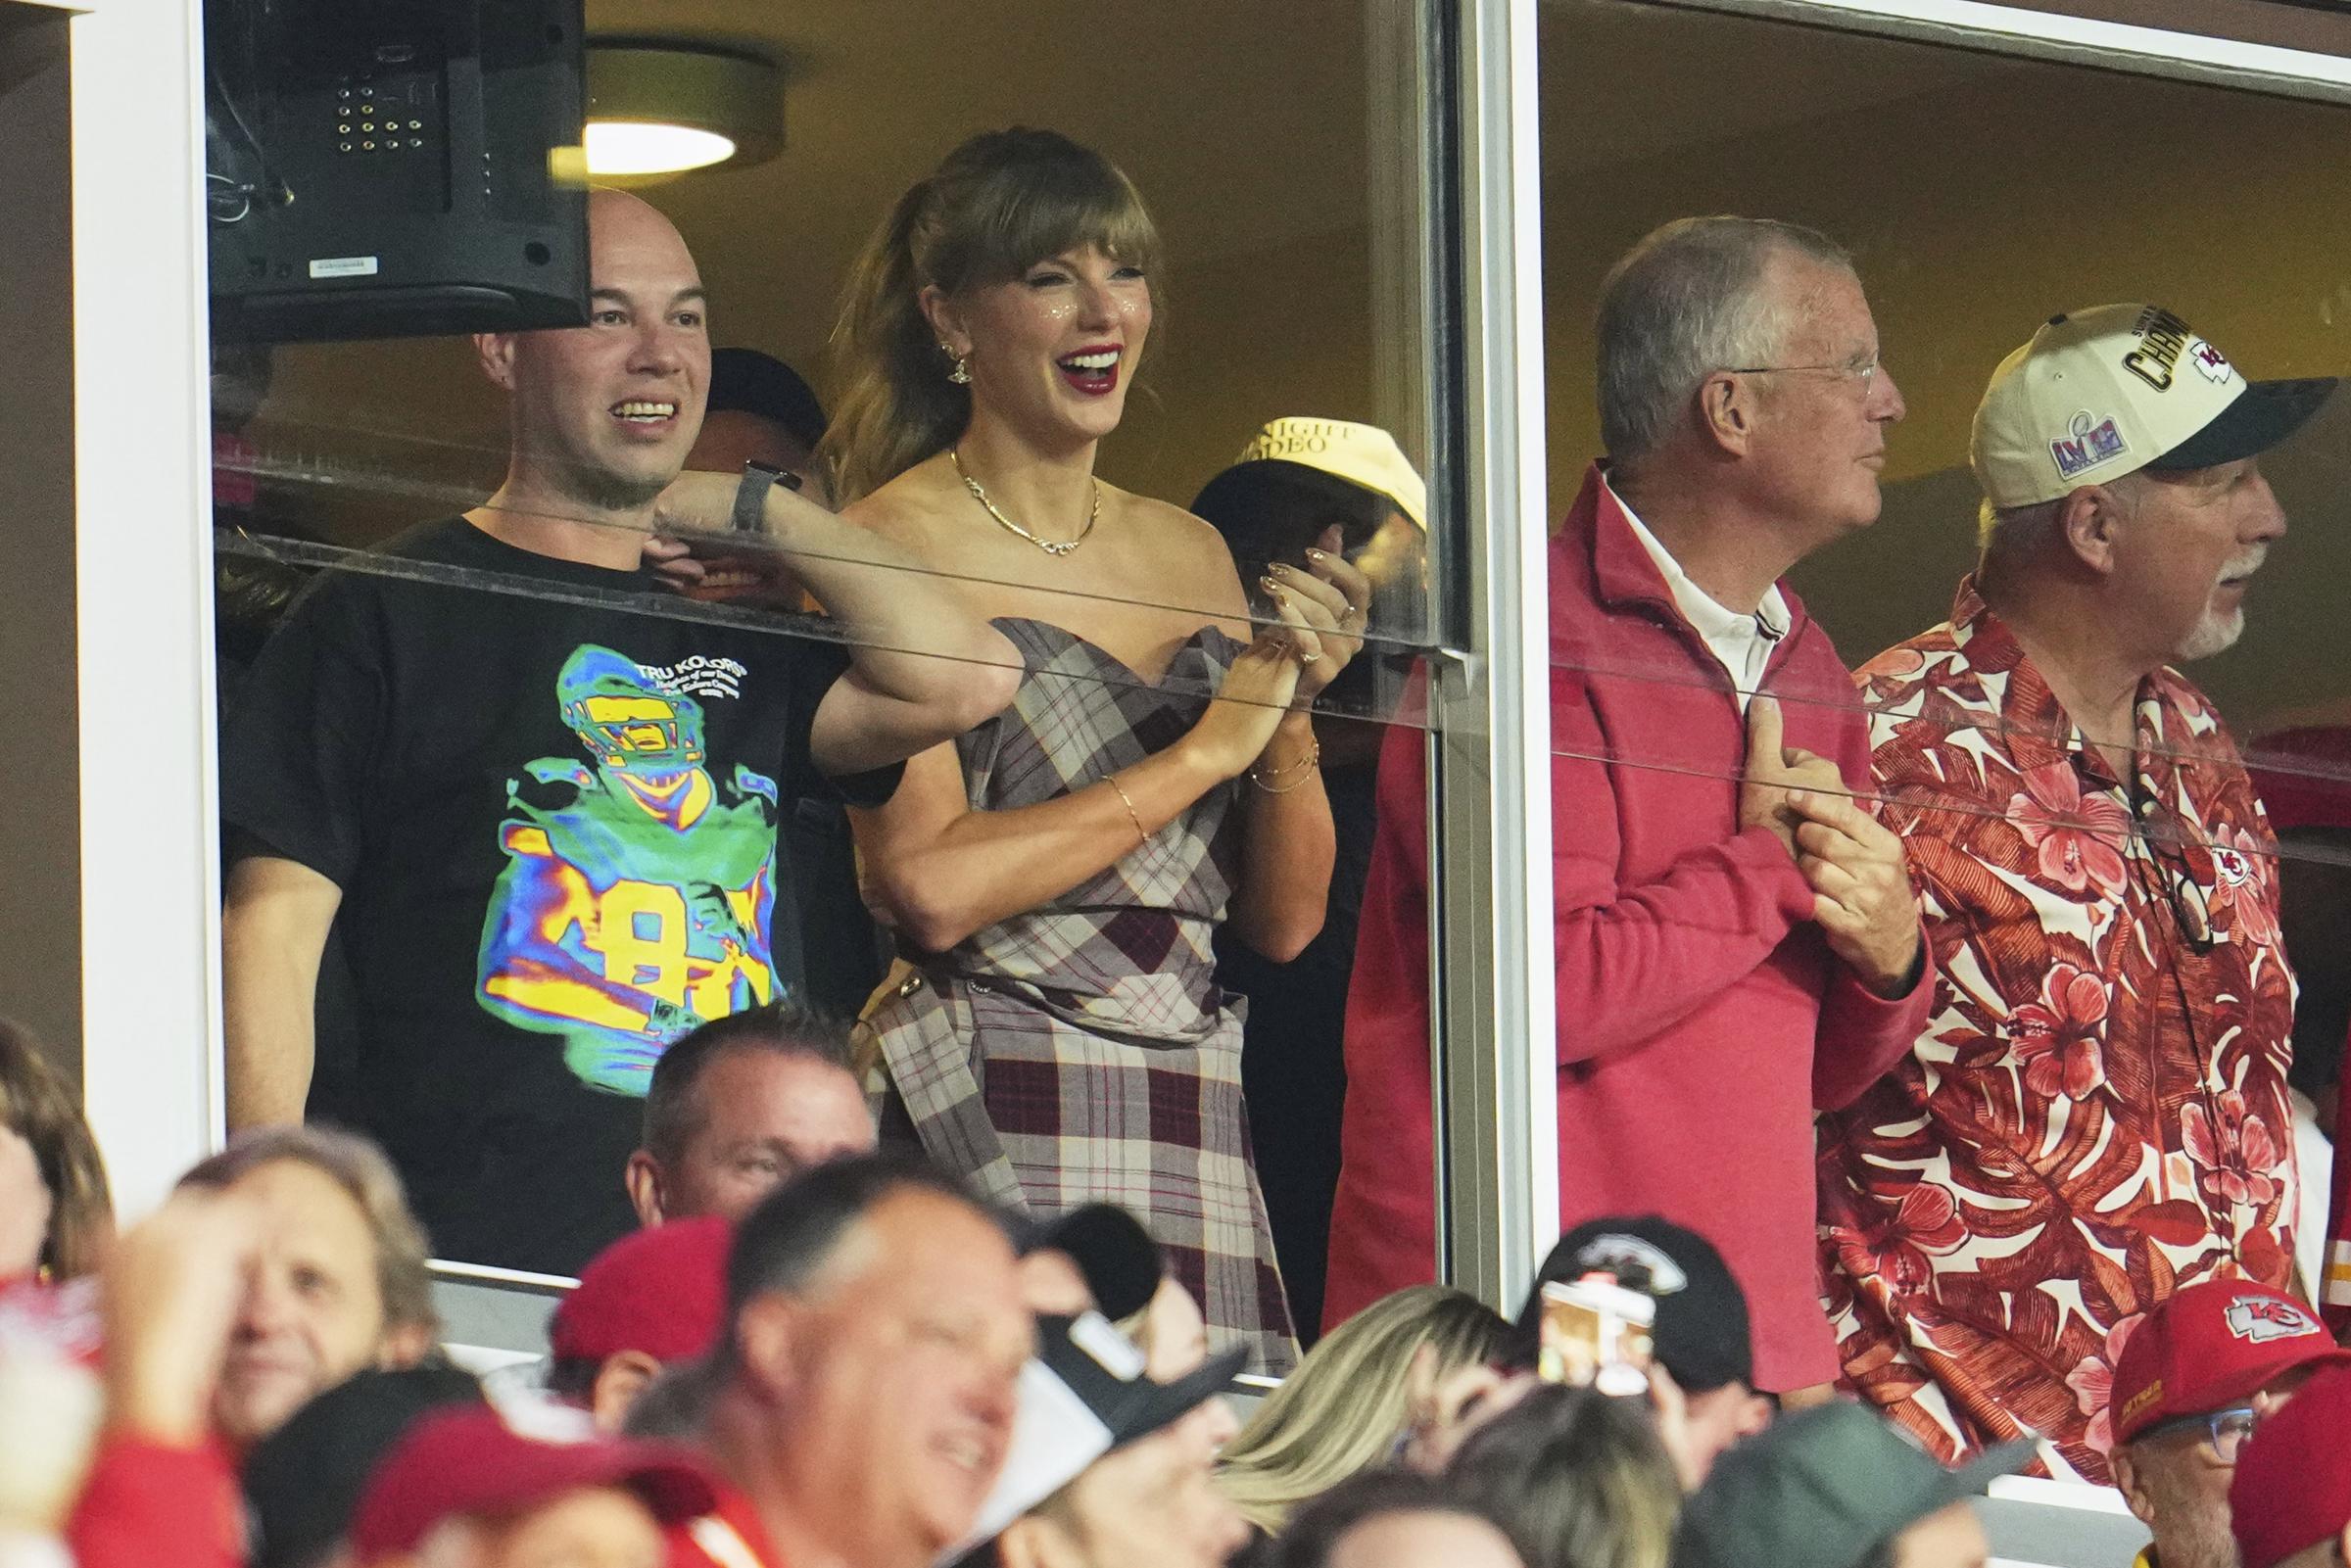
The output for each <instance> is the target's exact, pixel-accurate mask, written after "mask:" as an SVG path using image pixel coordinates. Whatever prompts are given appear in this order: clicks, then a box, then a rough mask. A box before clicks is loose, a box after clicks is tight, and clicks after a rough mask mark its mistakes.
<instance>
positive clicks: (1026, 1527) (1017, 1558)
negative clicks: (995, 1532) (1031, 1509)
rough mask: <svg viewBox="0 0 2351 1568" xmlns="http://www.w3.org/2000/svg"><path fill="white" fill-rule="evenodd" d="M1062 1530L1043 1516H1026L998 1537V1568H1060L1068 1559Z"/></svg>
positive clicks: (1014, 1522)
mask: <svg viewBox="0 0 2351 1568" xmlns="http://www.w3.org/2000/svg"><path fill="white" fill-rule="evenodd" d="M1065 1540H1066V1538H1065V1537H1064V1536H1063V1534H1062V1531H1061V1527H1060V1526H1059V1525H1057V1524H1056V1523H1054V1521H1052V1520H1051V1519H1048V1518H1046V1517H1045V1516H1044V1515H1042V1514H1035V1513H1025V1514H1023V1515H1021V1516H1020V1517H1019V1518H1018V1519H1015V1520H1014V1521H1013V1522H1012V1523H1010V1524H1008V1525H1006V1526H1005V1527H1004V1533H1003V1534H1002V1535H999V1536H998V1537H996V1568H1056V1565H1057V1564H1059V1563H1060V1562H1061V1561H1062V1560H1063V1557H1064V1553H1063V1552H1062V1550H1061V1549H1060V1548H1061V1546H1062V1544H1063V1542H1064V1541H1065Z"/></svg>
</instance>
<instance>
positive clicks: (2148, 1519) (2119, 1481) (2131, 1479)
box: [2106, 1447, 2155, 1525]
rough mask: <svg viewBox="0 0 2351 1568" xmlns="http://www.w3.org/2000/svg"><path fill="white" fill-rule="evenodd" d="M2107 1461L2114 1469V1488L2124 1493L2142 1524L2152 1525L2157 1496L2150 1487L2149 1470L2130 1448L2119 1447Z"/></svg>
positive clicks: (2124, 1497)
mask: <svg viewBox="0 0 2351 1568" xmlns="http://www.w3.org/2000/svg"><path fill="white" fill-rule="evenodd" d="M2106 1462H2107V1464H2108V1465H2109V1466H2110V1467H2111V1468H2112V1469H2113V1471H2114V1490H2115V1491H2117V1492H2119V1493H2121V1494H2122V1495H2123V1501H2124V1502H2125V1503H2126V1504H2127V1505H2129V1507H2130V1509H2131V1512H2132V1514H2133V1516H2135V1518H2136V1519H2137V1520H2138V1522H2139V1523H2140V1524H2142V1525H2152V1524H2153V1523H2154V1522H2155V1497H2154V1494H2153V1493H2152V1492H2151V1491H2150V1490H2149V1489H2148V1486H2147V1472H2146V1471H2145V1469H2144V1468H2142V1467H2141V1466H2140V1464H2139V1462H2138V1456H2137V1455H2136V1454H2134V1453H2133V1452H2132V1451H2131V1450H2130V1449H2128V1448H2122V1447H2118V1448H2116V1449H2115V1450H2114V1451H2113V1452H2112V1453H2109V1454H2108V1455H2107V1456H2106Z"/></svg>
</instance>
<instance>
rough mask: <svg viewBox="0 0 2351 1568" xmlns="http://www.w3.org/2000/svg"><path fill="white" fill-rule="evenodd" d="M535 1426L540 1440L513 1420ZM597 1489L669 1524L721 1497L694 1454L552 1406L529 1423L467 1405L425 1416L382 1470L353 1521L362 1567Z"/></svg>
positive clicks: (531, 1415) (707, 1508)
mask: <svg viewBox="0 0 2351 1568" xmlns="http://www.w3.org/2000/svg"><path fill="white" fill-rule="evenodd" d="M510 1419H512V1420H518V1421H519V1420H524V1419H528V1421H529V1424H530V1425H531V1426H532V1427H533V1428H534V1431H535V1433H536V1434H537V1435H531V1434H526V1433H524V1432H520V1431H517V1430H516V1429H515V1427H514V1426H513V1425H510V1424H508V1423H509V1420H510ZM593 1487H623V1488H626V1489H627V1490H629V1491H631V1492H634V1493H635V1494H637V1496H638V1497H642V1498H643V1499H644V1500H645V1505H646V1506H647V1507H648V1508H649V1509H651V1510H652V1514H653V1517H654V1519H655V1520H656V1521H658V1522H659V1523H660V1524H662V1525H665V1526H666V1525H673V1524H679V1523H683V1522H684V1521H686V1520H688V1519H695V1518H698V1517H700V1516H701V1515H703V1514H705V1513H708V1512H709V1511H710V1510H711V1509H712V1508H713V1507H715V1506H717V1496H716V1494H715V1493H714V1492H713V1491H712V1490H711V1486H710V1482H709V1479H708V1478H707V1477H706V1476H704V1475H703V1473H702V1471H701V1469H700V1467H699V1466H698V1465H697V1464H696V1461H695V1458H694V1456H693V1455H692V1454H690V1453H688V1452H686V1451H685V1450H684V1449H671V1448H667V1447H665V1446H662V1445H658V1444H649V1443H629V1442H624V1441H622V1440H620V1439H617V1438H606V1437H600V1436H597V1435H596V1433H595V1431H594V1429H593V1428H592V1427H591V1426H590V1425H589V1424H588V1422H587V1420H586V1419H585V1418H584V1417H582V1416H581V1415H580V1414H579V1412H577V1411H573V1410H564V1409H560V1408H557V1407H555V1406H545V1407H541V1408H538V1409H536V1410H533V1411H530V1412H528V1416H527V1417H526V1416H524V1415H523V1414H521V1413H516V1414H515V1415H513V1416H509V1415H504V1414H501V1413H500V1412H499V1411H498V1410H497V1409H495V1408H493V1407H491V1406H489V1405H486V1404H484V1405H467V1406H465V1407H463V1408H461V1409H456V1410H451V1411H449V1412H448V1413H446V1414H442V1415H432V1416H427V1417H426V1418H425V1419H424V1420H422V1421H420V1422H418V1423H417V1424H416V1425H415V1426H414V1427H413V1428H411V1429H410V1430H409V1432H408V1436H406V1437H404V1438H402V1439H401V1441H400V1444H399V1446H398V1447H397V1448H395V1449H393V1450H392V1451H391V1452H390V1453H389V1454H387V1455H385V1457H384V1461H383V1463H381V1464H379V1465H377V1466H376V1469H375V1474H374V1475H373V1476H372V1477H370V1478H369V1480H368V1482H367V1490H366V1492H365V1493H364V1494H363V1495H362V1496H361V1497H360V1509H359V1512H358V1513H357V1514H356V1515H354V1516H353V1518H352V1522H351V1544H352V1546H353V1549H354V1550H355V1551H356V1553H357V1554H358V1557H359V1560H360V1561H361V1562H363V1563H364V1562H373V1561H374V1560H375V1559H376V1558H378V1557H381V1556H383V1555H385V1554H386V1553H388V1552H395V1551H413V1550H414V1549H415V1548H416V1546H417V1544H419V1543H420V1542H422V1541H423V1540H424V1538H425V1537H426V1536H427V1535H429V1534H430V1533H431V1532H432V1529H433V1527H434V1526H435V1525H438V1524H439V1523H441V1521H443V1520H444V1519H452V1518H456V1517H458V1516H460V1515H463V1516H481V1517H486V1518H510V1517H512V1516H514V1515H516V1514H520V1513H527V1512H529V1511H530V1510H531V1509H533V1508H536V1507H538V1506H540V1505H541V1504H543V1503H548V1502H552V1501H553V1500H554V1499H555V1498H557V1497H562V1496H563V1495H564V1494H565V1493H569V1492H579V1491H583V1490H585V1489H588V1488H593Z"/></svg>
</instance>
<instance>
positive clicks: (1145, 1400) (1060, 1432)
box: [948, 1312, 1249, 1559]
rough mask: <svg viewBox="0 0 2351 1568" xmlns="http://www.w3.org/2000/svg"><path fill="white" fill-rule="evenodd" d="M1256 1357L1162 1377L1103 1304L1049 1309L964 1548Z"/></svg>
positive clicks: (1200, 1400)
mask: <svg viewBox="0 0 2351 1568" xmlns="http://www.w3.org/2000/svg"><path fill="white" fill-rule="evenodd" d="M1248 1359H1249V1352H1248V1349H1247V1348H1246V1347H1244V1346H1235V1347H1233V1348H1232V1349H1230V1350H1227V1351H1224V1352H1223V1353H1222V1354H1217V1355H1212V1356H1210V1357H1209V1358H1208V1359H1207V1360H1205V1361H1203V1362H1202V1363H1201V1364H1200V1365H1199V1366H1198V1367H1196V1368H1194V1369H1193V1370H1192V1371H1190V1372H1187V1373H1185V1374H1184V1375H1183V1376H1182V1377H1179V1378H1176V1379H1175V1380H1173V1381H1172V1382H1167V1383H1155V1382H1153V1381H1152V1380H1151V1378H1150V1377H1149V1376H1148V1375H1147V1374H1146V1372H1145V1370H1144V1356H1143V1353H1142V1351H1141V1350H1140V1349H1138V1348H1137V1347H1136V1345H1135V1344H1134V1342H1133V1341H1132V1340H1129V1339H1128V1338H1127V1336H1126V1335H1124V1334H1122V1333H1120V1332H1119V1330H1118V1328H1117V1326H1116V1325H1114V1324H1113V1323H1112V1322H1111V1321H1110V1320H1109V1319H1108V1318H1106V1317H1104V1316H1103V1315H1102V1314H1101V1313H1100V1312H1085V1313H1082V1314H1080V1316H1077V1317H1058V1316H1052V1315H1040V1316H1039V1317H1038V1318H1037V1320H1036V1355H1035V1357H1034V1358H1033V1359H1032V1360H1031V1361H1030V1363H1029V1364H1028V1365H1027V1366H1026V1367H1024V1368H1023V1369H1022V1372H1021V1386H1020V1411H1019V1414H1018V1415H1017V1416H1016V1417H1015V1419H1014V1422H1013V1429H1012V1446H1011V1449H1010V1450H1009V1451H1008V1452H1007V1453H1006V1454H1005V1456H1004V1468H1003V1469H1002V1470H1001V1471H1000V1472H999V1473H998V1474H997V1476H996V1484H995V1486H994V1488H993V1489H992V1490H991V1491H990V1492H989V1494H988V1497H987V1501H986V1502H985V1503H984V1504H983V1505H982V1507H981V1509H980V1516H979V1518H978V1519H977V1520H976V1521H975V1522H974V1523H973V1526H972V1531H971V1534H970V1535H969V1536H967V1537H966V1538H965V1540H964V1542H963V1544H962V1546H960V1547H958V1548H957V1550H958V1551H961V1550H965V1549H968V1548H970V1547H972V1546H975V1545H978V1544H980V1543H982V1542H984V1541H988V1540H992V1539H993V1538H994V1537H995V1536H996V1535H997V1534H999V1533H1000V1532H1001V1531H1002V1530H1003V1529H1004V1527H1005V1526H1006V1525H1009V1524H1011V1523H1012V1521H1013V1520H1015V1519H1017V1518H1019V1517H1020V1516H1021V1515H1022V1514H1024V1513H1027V1512H1028V1511H1029V1510H1030V1509H1032V1508H1033V1507H1035V1506H1036V1505H1037V1504H1038V1503H1040V1502H1042V1501H1044V1500H1045V1499H1046V1498H1047V1497H1051V1496H1053V1494H1054V1493H1056V1492H1059V1491H1060V1490H1061V1489H1062V1488H1063V1487H1066V1486H1068V1485H1069V1484H1070V1483H1071V1482H1072V1481H1075V1480H1077V1479H1078V1477H1079V1476H1080V1475H1082V1474H1083V1473H1084V1472H1085V1470H1086V1467H1087V1466H1089V1465H1091V1464H1092V1463H1093V1462H1094V1461H1095V1460H1096V1459H1099V1458H1101V1457H1102V1456H1103V1455H1104V1454H1106V1453H1109V1452H1110V1451H1112V1450H1113V1449H1121V1448H1124V1447H1126V1446H1127V1445H1128V1444H1129V1443H1133V1442H1135V1441H1137V1440H1139V1439H1142V1438H1147V1437H1149V1436H1151V1435H1152V1434H1153V1433H1155V1432H1159V1431H1163V1430H1165V1429H1166V1428H1168V1427H1171V1426H1173V1425H1175V1424H1176V1422H1177V1421H1179V1420H1181V1419H1183V1417H1185V1416H1186V1415H1189V1414H1190V1413H1191V1412H1192V1411H1194V1410H1196V1409H1198V1408H1199V1407H1200V1406H1201V1405H1203V1404H1205V1403H1207V1402H1209V1401H1210V1400H1212V1399H1215V1398H1216V1397H1217V1396H1218V1395H1219V1394H1222V1393H1223V1391H1224V1389H1225V1388H1226V1387H1227V1386H1228V1385H1229V1384H1230V1383H1231V1382H1232V1380H1233V1378H1234V1376H1235V1375H1236V1374H1238V1373H1239V1371H1240V1370H1241V1368H1242V1366H1243V1365H1245V1364H1246V1363H1247V1362H1248ZM954 1555H956V1553H954V1552H951V1553H949V1554H948V1556H949V1558H950V1559H951V1558H952V1557H953V1556H954Z"/></svg>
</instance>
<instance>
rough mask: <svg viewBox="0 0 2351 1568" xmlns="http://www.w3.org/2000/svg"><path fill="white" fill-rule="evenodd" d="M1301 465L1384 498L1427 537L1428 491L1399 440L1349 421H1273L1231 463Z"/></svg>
mask: <svg viewBox="0 0 2351 1568" xmlns="http://www.w3.org/2000/svg"><path fill="white" fill-rule="evenodd" d="M1262 462H1285V463H1298V464H1300V465H1302V466H1304V467H1307V468H1319V469H1320V470H1322V472H1324V473H1326V474H1331V475H1334V476H1336V477H1338V478H1340V479H1344V480H1346V481H1347V482H1348V483H1349V484H1351V485H1360V486H1361V487H1363V488H1364V489H1366V490H1368V491H1373V492H1376V493H1377V494H1379V495H1382V496H1385V497H1387V498H1388V499H1390V500H1392V501H1394V502H1395V503H1396V509H1397V510H1398V511H1401V512H1402V513H1404V515H1405V516H1407V517H1409V518H1411V519H1412V520H1413V522H1414V524H1415V526H1416V527H1417V528H1418V529H1419V530H1420V531H1421V532H1422V533H1424V534H1425V533H1427V532H1428V486H1427V485H1425V484H1423V483H1422V482H1421V479H1420V475H1419V473H1418V471H1417V470H1415V468H1414V467H1413V465H1412V463H1411V462H1410V461H1408V460H1407V459H1406V457H1405V455H1404V449H1403V448H1401V447H1399V446H1397V445H1396V438H1395V437H1394V436H1391V435H1389V434H1388V433H1387V432H1386V431H1384V430H1382V429H1380V428H1379V427H1378V426H1377V425H1359V424H1355V423H1353V422H1351V421H1349V420H1345V419H1275V420H1272V421H1271V422H1270V423H1268V424H1266V425H1264V426H1262V427H1261V428H1260V429H1259V430H1258V432H1257V434H1256V435H1254V436H1252V437H1250V438H1249V445H1248V446H1246V447H1243V448H1242V449H1241V454H1240V455H1239V456H1238V457H1235V458H1234V459H1233V460H1232V463H1233V466H1234V467H1236V468H1237V467H1239V466H1240V465H1241V464H1243V463H1262Z"/></svg>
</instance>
